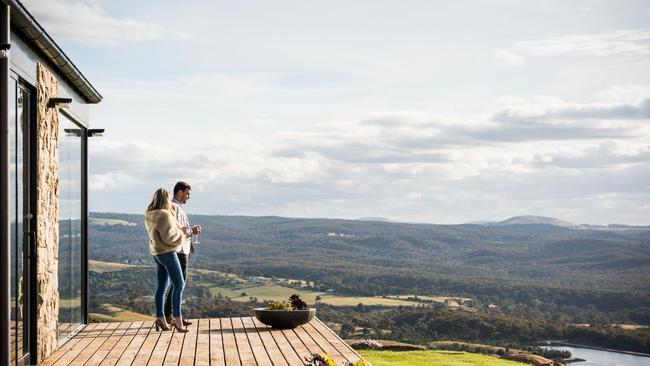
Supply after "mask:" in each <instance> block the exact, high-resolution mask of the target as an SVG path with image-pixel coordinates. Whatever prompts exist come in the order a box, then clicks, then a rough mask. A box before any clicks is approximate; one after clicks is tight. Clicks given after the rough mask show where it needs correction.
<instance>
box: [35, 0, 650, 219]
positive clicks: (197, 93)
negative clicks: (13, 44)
mask: <svg viewBox="0 0 650 366" xmlns="http://www.w3.org/2000/svg"><path fill="white" fill-rule="evenodd" d="M25 5H26V6H27V7H28V9H30V11H31V12H32V13H33V14H34V15H35V16H36V18H37V19H38V20H39V21H40V22H41V23H42V25H43V26H44V27H45V28H46V30H47V31H48V32H49V33H50V35H51V36H52V37H53V38H54V39H55V40H56V41H57V42H58V43H59V44H60V45H61V46H62V47H63V48H64V49H65V51H66V53H67V54H68V55H69V56H70V58H72V59H73V60H74V62H75V63H76V64H77V66H78V67H79V68H80V69H81V70H82V72H83V73H84V74H85V75H86V76H87V77H88V78H89V79H90V80H91V81H92V83H93V84H94V85H95V86H96V87H97V89H98V90H99V91H100V92H101V93H102V95H103V96H104V101H103V102H102V103H101V104H99V105H97V106H93V108H92V112H91V113H92V114H91V119H92V123H93V124H94V125H95V126H98V127H106V128H107V133H106V134H105V137H104V138H102V139H99V140H95V141H93V143H92V145H91V165H92V167H91V189H92V192H91V193H92V201H91V203H90V205H91V207H90V208H91V210H94V211H117V212H142V211H143V210H144V207H145V206H146V204H147V201H148V200H149V199H150V195H151V193H152V192H153V191H154V190H155V189H156V188H157V187H159V186H165V187H170V188H171V186H172V185H173V183H174V182H175V181H176V180H178V179H183V180H187V181H188V182H190V183H191V184H192V185H193V188H194V189H193V197H192V199H191V201H190V203H189V204H188V210H189V211H190V212H193V213H205V214H229V215H230V214H244V215H280V216H292V217H337V218H360V217H367V216H373V217H386V218H390V219H394V220H399V221H408V222H431V223H460V222H466V221H472V220H500V219H505V218H507V217H510V216H514V215H522V214H537V215H545V216H554V217H559V218H562V219H565V220H568V221H572V222H576V223H594V224H606V223H614V222H616V223H627V224H650V183H648V182H650V72H648V70H650V3H648V2H647V1H609V0H608V1H570V2H567V1H487V2H485V1H483V2H476V1H471V2H470V1H453V2H451V1H446V2H443V1H399V2H398V1H355V2H349V1H348V2H343V1H328V2H317V1H275V2H269V1H237V2H230V1H229V2H226V1H182V2H178V1H155V2H153V1H138V2H131V1H97V0H64V1H45V0H29V1H27V0H25Z"/></svg>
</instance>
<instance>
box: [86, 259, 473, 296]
mask: <svg viewBox="0 0 650 366" xmlns="http://www.w3.org/2000/svg"><path fill="white" fill-rule="evenodd" d="M89 267H90V270H91V271H94V272H98V273H105V272H114V271H123V270H129V269H138V268H147V267H151V266H148V265H136V264H123V263H113V262H102V261H95V260H91V261H89ZM193 274H197V275H199V276H200V275H203V274H209V275H216V276H218V277H220V278H222V279H224V280H227V282H228V284H225V285H224V284H221V285H220V286H214V284H213V283H211V282H209V281H202V280H190V281H189V283H188V284H189V285H190V286H199V287H206V288H209V289H210V293H211V294H212V295H217V294H218V293H221V296H227V297H229V298H231V299H232V300H233V301H239V302H247V301H250V298H257V300H258V301H286V300H287V299H288V298H289V296H291V295H293V294H296V293H297V294H300V297H301V298H302V299H303V300H304V301H305V302H306V303H308V304H310V305H311V304H314V303H315V302H316V297H318V296H320V302H321V303H324V304H329V305H334V306H356V305H358V304H359V303H361V304H363V305H364V306H372V305H374V306H418V305H422V304H423V303H422V302H421V301H432V302H438V303H444V302H445V301H446V300H454V301H452V302H451V303H450V304H449V306H450V307H454V306H457V305H455V304H456V303H457V302H459V301H464V300H469V299H464V298H449V297H444V296H425V295H418V296H417V299H419V301H418V300H414V298H415V295H408V294H407V295H397V296H390V297H379V296H376V297H373V296H347V295H339V294H336V293H333V292H323V291H316V290H313V289H309V288H308V287H302V288H300V287H296V286H289V285H288V283H290V282H294V283H305V281H301V280H297V279H271V278H260V277H256V278H243V277H239V276H237V275H235V274H232V273H225V272H219V271H211V270H206V269H190V272H189V276H190V278H191V277H192V276H193ZM152 276H154V272H153V270H152Z"/></svg>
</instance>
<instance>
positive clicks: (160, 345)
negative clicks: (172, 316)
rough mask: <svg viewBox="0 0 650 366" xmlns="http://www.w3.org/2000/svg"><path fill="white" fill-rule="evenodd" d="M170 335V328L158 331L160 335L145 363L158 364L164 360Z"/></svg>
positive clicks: (152, 365) (158, 365)
mask: <svg viewBox="0 0 650 366" xmlns="http://www.w3.org/2000/svg"><path fill="white" fill-rule="evenodd" d="M172 335H173V332H172V331H171V330H167V331H161V332H160V337H158V341H157V342H156V345H155V346H154V349H153V351H152V352H151V357H150V358H149V361H148V362H147V365H151V366H160V365H162V364H163V362H165V356H167V349H168V348H169V343H171V341H172Z"/></svg>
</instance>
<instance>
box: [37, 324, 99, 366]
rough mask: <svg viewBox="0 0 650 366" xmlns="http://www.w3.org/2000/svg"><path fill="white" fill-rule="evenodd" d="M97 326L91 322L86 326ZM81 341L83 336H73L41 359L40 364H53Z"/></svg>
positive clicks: (46, 365) (45, 365) (47, 365)
mask: <svg viewBox="0 0 650 366" xmlns="http://www.w3.org/2000/svg"><path fill="white" fill-rule="evenodd" d="M96 324H99V323H96ZM96 326H97V325H94V324H89V325H88V326H87V327H86V328H90V327H96ZM79 341H81V337H75V338H72V339H71V340H69V341H68V342H66V344H64V345H63V347H60V348H59V349H57V350H55V351H54V352H52V353H51V354H50V355H49V356H48V357H47V358H46V359H45V360H43V361H41V363H40V365H44V366H51V365H53V364H54V363H55V362H56V361H58V360H59V358H61V357H62V356H63V355H65V353H66V352H68V351H69V350H71V349H72V348H73V347H74V346H75V345H76V344H77V343H79Z"/></svg>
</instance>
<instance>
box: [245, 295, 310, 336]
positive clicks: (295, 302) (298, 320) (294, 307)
mask: <svg viewBox="0 0 650 366" xmlns="http://www.w3.org/2000/svg"><path fill="white" fill-rule="evenodd" d="M254 312H255V318H257V320H259V321H260V322H262V323H264V324H266V325H268V326H271V327H273V328H279V329H292V328H295V327H297V326H300V325H303V324H307V323H309V321H311V320H312V319H313V318H314V314H316V309H313V308H309V307H307V303H305V302H304V301H302V299H300V296H299V295H291V296H290V297H289V301H273V302H271V303H270V304H269V305H268V306H267V307H265V308H256V309H255V310H254Z"/></svg>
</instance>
